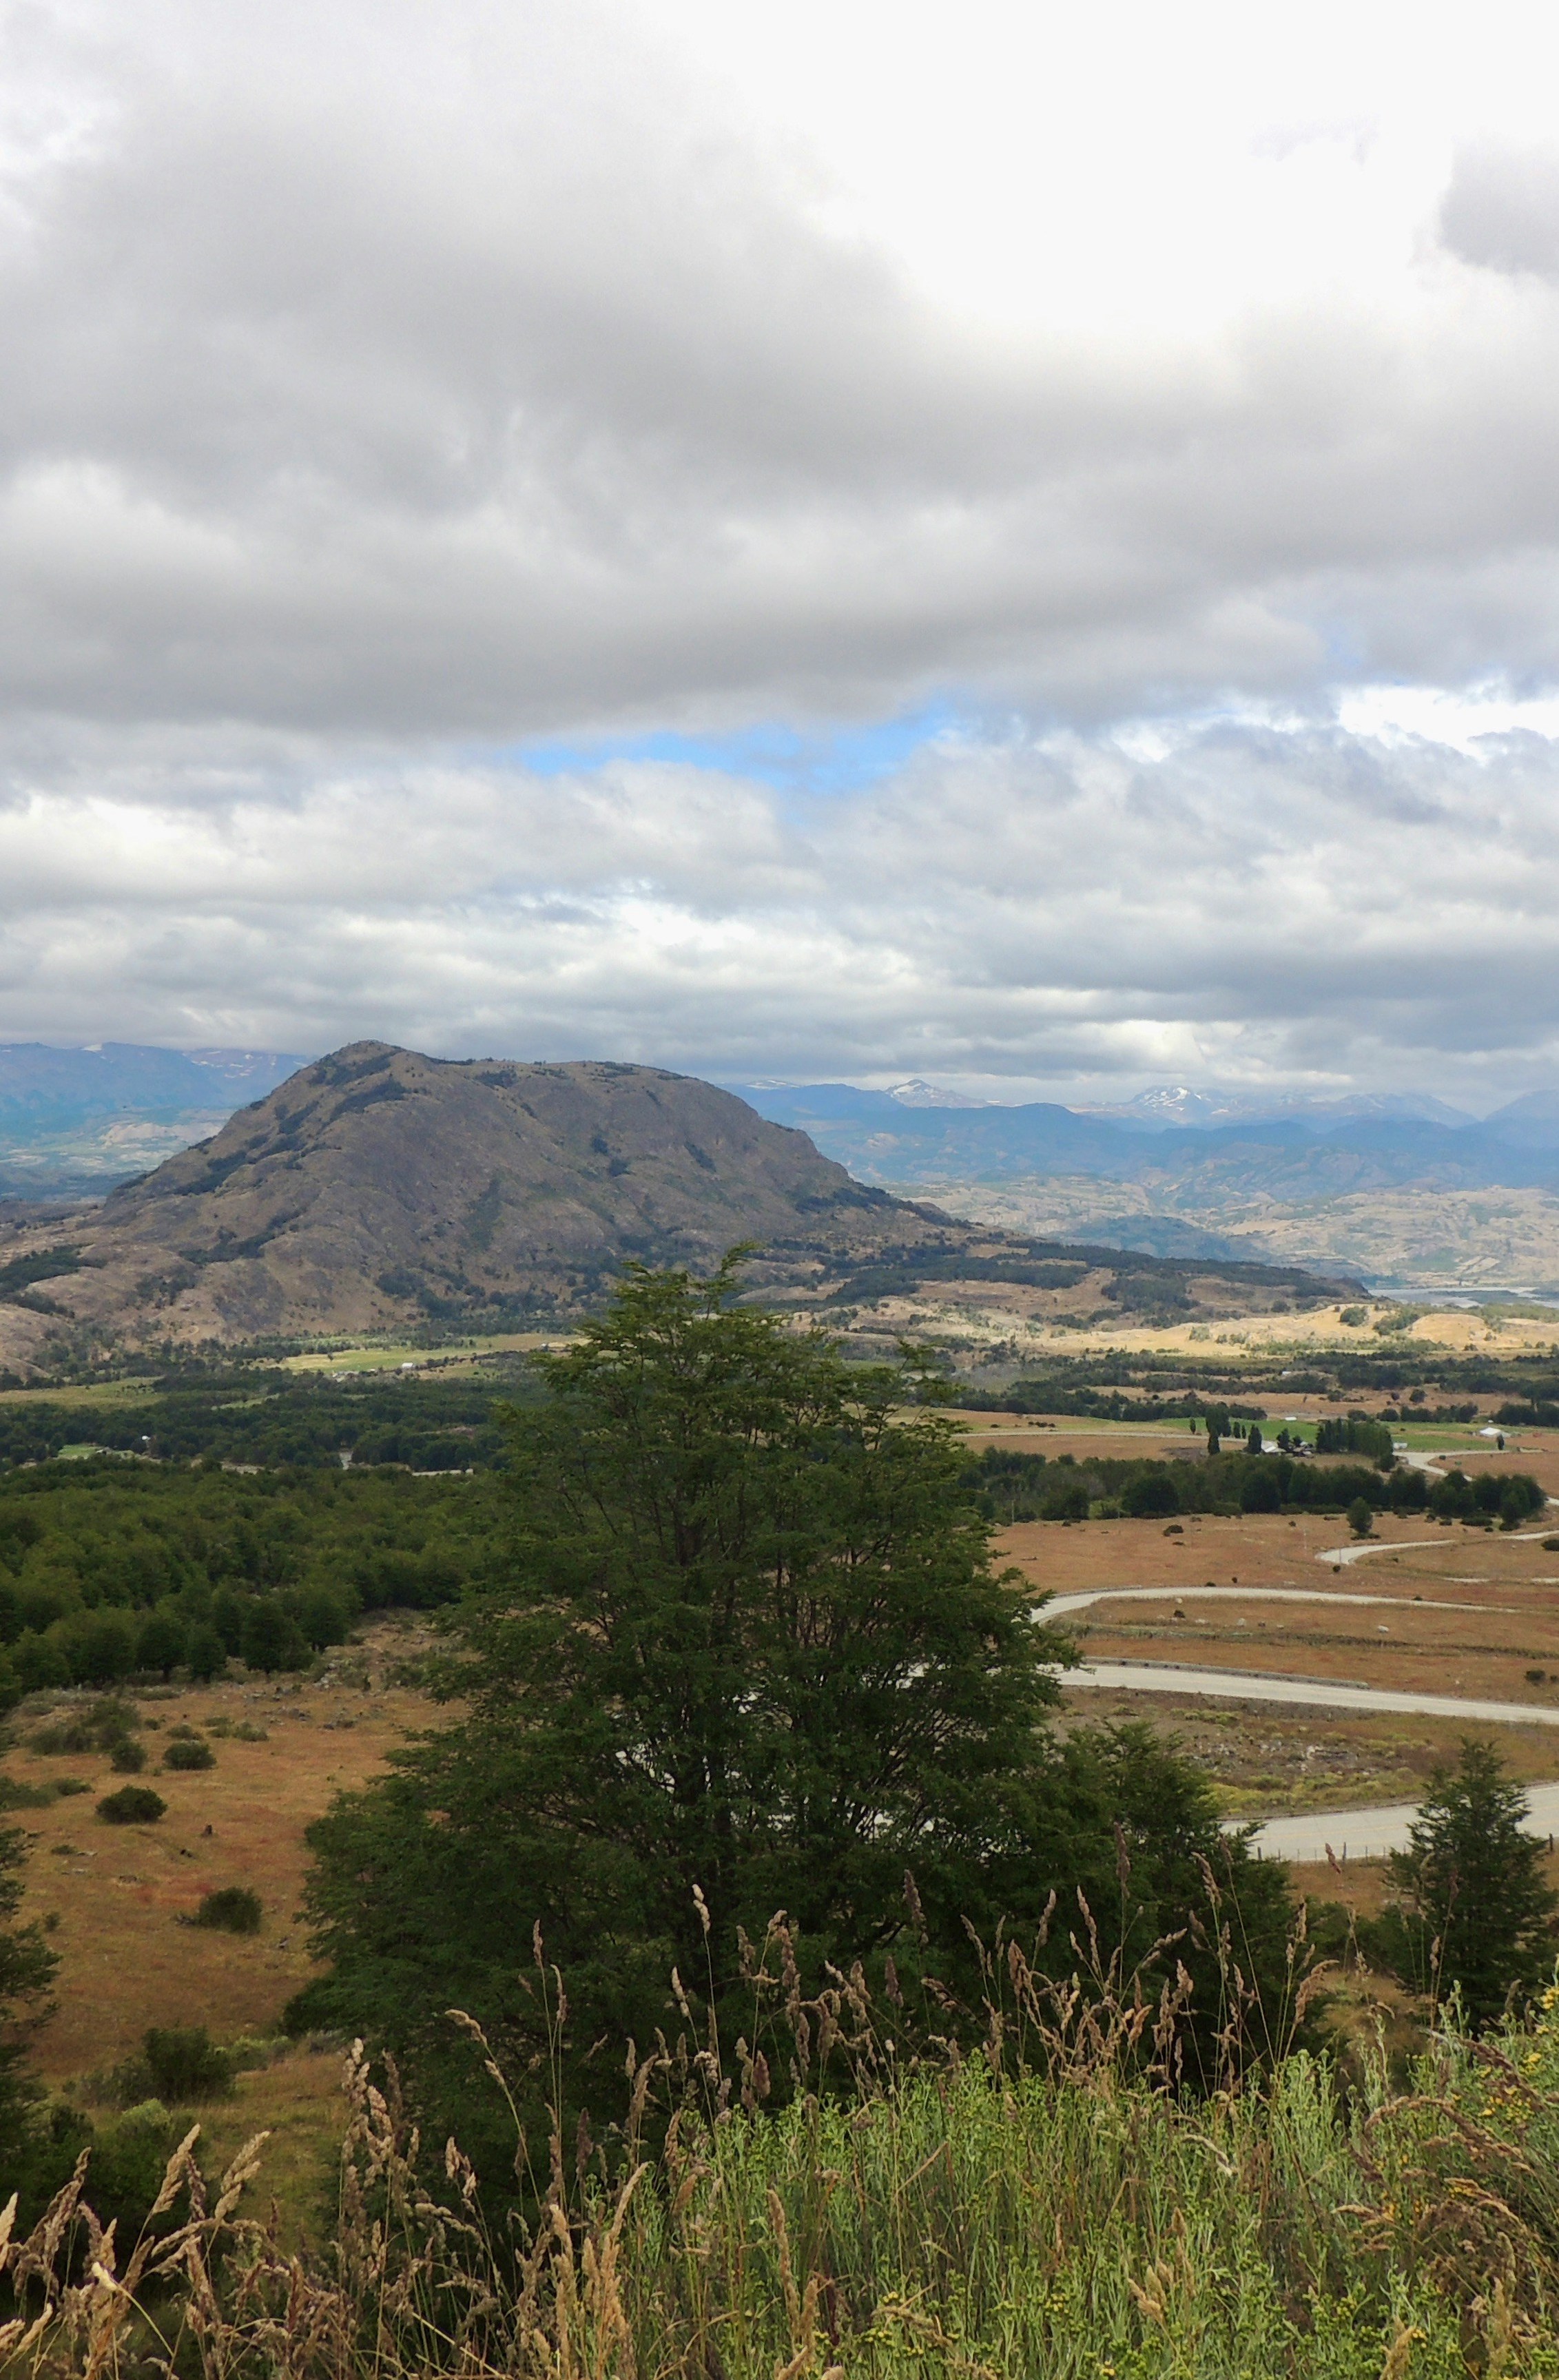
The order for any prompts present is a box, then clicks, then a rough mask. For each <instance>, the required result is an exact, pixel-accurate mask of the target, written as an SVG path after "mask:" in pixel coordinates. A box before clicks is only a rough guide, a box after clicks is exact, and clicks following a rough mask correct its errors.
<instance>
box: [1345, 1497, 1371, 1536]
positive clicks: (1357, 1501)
mask: <svg viewBox="0 0 1559 2380" xmlns="http://www.w3.org/2000/svg"><path fill="white" fill-rule="evenodd" d="M1374 1525H1375V1515H1374V1513H1373V1512H1371V1511H1370V1507H1369V1505H1368V1503H1367V1502H1366V1501H1365V1500H1364V1498H1363V1497H1362V1496H1356V1497H1355V1498H1354V1500H1353V1502H1352V1503H1351V1504H1350V1505H1349V1506H1348V1526H1349V1528H1350V1529H1351V1530H1352V1531H1353V1533H1354V1536H1356V1537H1367V1536H1369V1535H1370V1530H1371V1529H1372V1528H1373V1527H1374Z"/></svg>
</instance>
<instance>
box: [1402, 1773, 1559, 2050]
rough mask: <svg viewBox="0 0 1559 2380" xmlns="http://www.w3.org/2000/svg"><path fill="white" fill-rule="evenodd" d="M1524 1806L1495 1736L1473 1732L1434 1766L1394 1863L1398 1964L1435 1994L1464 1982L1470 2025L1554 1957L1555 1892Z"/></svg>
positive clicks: (1536, 1978) (1500, 2007)
mask: <svg viewBox="0 0 1559 2380" xmlns="http://www.w3.org/2000/svg"><path fill="white" fill-rule="evenodd" d="M1526 1809H1527V1796H1526V1794H1525V1793H1524V1791H1522V1789H1521V1787H1520V1786H1519V1785H1517V1784H1516V1782H1515V1781H1514V1780H1513V1779H1511V1778H1510V1777H1509V1776H1508V1775H1507V1774H1506V1772H1505V1770H1504V1767H1503V1765H1502V1763H1501V1761H1500V1759H1499V1756H1498V1755H1497V1754H1496V1753H1495V1751H1494V1749H1493V1747H1492V1744H1488V1743H1477V1742H1474V1741H1473V1740H1471V1739H1470V1738H1469V1739H1468V1740H1466V1741H1464V1743H1463V1744H1462V1751H1461V1758H1460V1760H1459V1761H1458V1763H1457V1765H1456V1767H1455V1769H1449V1770H1448V1769H1443V1768H1437V1769H1436V1770H1435V1771H1434V1774H1433V1776H1432V1777H1431V1780H1430V1789H1429V1791H1428V1792H1427V1793H1426V1794H1425V1796H1424V1800H1423V1804H1422V1807H1421V1809H1420V1811H1419V1816H1418V1819H1417V1821H1416V1822H1415V1824H1414V1826H1413V1828H1412V1829H1411V1832H1410V1835H1409V1838H1408V1849H1407V1851H1405V1852H1394V1853H1393V1854H1392V1857H1391V1860H1390V1862H1389V1866H1390V1872H1391V1878H1392V1882H1393V1884H1394V1886H1395V1888H1396V1890H1397V1892H1398V1894H1399V1895H1400V1896H1401V1905H1400V1907H1399V1909H1398V1911H1397V1912H1396V1913H1395V1935H1396V1937H1397V1963H1398V1964H1399V1965H1400V1966H1401V1968H1402V1971H1403V1972H1404V1973H1405V1974H1406V1975H1407V1976H1408V1978H1409V1979H1410V1980H1411V1981H1412V1982H1413V1983H1414V1984H1415V1985H1416V1986H1417V1988H1418V1989H1419V1990H1420V1991H1428V1992H1432V1993H1433V1994H1434V1995H1435V1997H1436V1998H1441V1999H1444V1998H1449V1996H1450V1994H1451V1992H1452V1990H1453V1988H1455V1989H1456V1990H1459V1992H1460V1993H1461V1998H1462V2007H1463V2010H1464V2012H1465V2015H1466V2018H1467V2022H1468V2023H1469V2024H1470V2025H1472V2026H1474V2027H1482V2026H1485V2025H1489V2024H1492V2023H1493V2022H1495V2020H1496V2019H1497V2018H1498V2017H1499V2016H1501V2015H1502V2013H1503V2012H1504V2007H1505V2003H1506V1999H1507V1998H1508V1996H1509V1995H1510V1994H1511V1993H1512V1992H1515V1993H1516V1994H1517V1995H1519V1994H1520V1993H1522V1992H1524V1991H1528V1990H1529V1989H1530V1988H1531V1987H1532V1986H1533V1985H1536V1984H1538V1983H1539V1982H1541V1980H1542V1978H1543V1977H1544V1976H1545V1975H1546V1974H1547V1973H1549V1971H1550V1970H1551V1969H1552V1967H1553V1954H1554V1947H1555V1944H1554V1913H1555V1910H1556V1908H1559V1896H1556V1895H1555V1894H1554V1893H1553V1892H1552V1891H1551V1890H1550V1889H1549V1888H1548V1885H1547V1884H1546V1882H1545V1881H1544V1854H1545V1849H1546V1847H1545V1845H1544V1844H1543V1843H1541V1841H1540V1840H1538V1838H1537V1837H1536V1836H1534V1835H1529V1834H1528V1833H1526V1831H1525V1830H1524V1828H1523V1826H1522V1823H1521V1822H1522V1819H1523V1817H1524V1815H1525V1814H1526Z"/></svg>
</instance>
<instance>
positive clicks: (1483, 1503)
mask: <svg viewBox="0 0 1559 2380" xmlns="http://www.w3.org/2000/svg"><path fill="white" fill-rule="evenodd" d="M1546 1501H1547V1499H1546V1497H1545V1496H1544V1494H1543V1491H1542V1489H1541V1488H1540V1487H1539V1486H1538V1483H1537V1481H1536V1480H1535V1479H1534V1478H1532V1477H1531V1476H1530V1475H1529V1473H1527V1472H1523V1471H1513V1472H1504V1473H1502V1472H1497V1471H1480V1473H1479V1474H1478V1475H1477V1476H1476V1477H1475V1478H1472V1479H1469V1478H1468V1476H1467V1475H1466V1474H1465V1473H1464V1472H1463V1471H1461V1470H1460V1469H1459V1468H1458V1469H1456V1470H1455V1471H1448V1472H1447V1473H1446V1474H1445V1476H1444V1477H1443V1479H1437V1480H1436V1481H1435V1482H1434V1485H1433V1486H1432V1487H1431V1489H1430V1491H1429V1509H1430V1511H1431V1512H1432V1513H1433V1514H1434V1517H1435V1519H1436V1520H1447V1521H1468V1520H1472V1519H1475V1518H1476V1517H1478V1516H1479V1515H1480V1514H1486V1515H1487V1516H1488V1517H1489V1518H1491V1519H1493V1518H1495V1517H1498V1518H1499V1519H1501V1520H1502V1521H1504V1522H1505V1524H1506V1525H1507V1526H1511V1527H1519V1526H1520V1524H1521V1523H1522V1522H1523V1521H1525V1520H1528V1519H1529V1518H1530V1517H1531V1516H1532V1515H1533V1514H1534V1513H1536V1512H1541V1510H1542V1508H1543V1505H1544V1504H1545V1502H1546Z"/></svg>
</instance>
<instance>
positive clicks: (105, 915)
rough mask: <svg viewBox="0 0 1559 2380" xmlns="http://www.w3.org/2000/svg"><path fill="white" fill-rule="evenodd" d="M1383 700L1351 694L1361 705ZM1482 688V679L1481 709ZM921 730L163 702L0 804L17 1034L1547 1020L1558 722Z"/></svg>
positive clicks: (1265, 1041)
mask: <svg viewBox="0 0 1559 2380" xmlns="http://www.w3.org/2000/svg"><path fill="white" fill-rule="evenodd" d="M1376 708H1377V710H1378V711H1380V710H1384V709H1385V708H1386V705H1385V701H1384V698H1382V701H1381V702H1380V703H1379V704H1378V705H1377V706H1376ZM1496 715H1502V714H1499V713H1498V712H1497V711H1496ZM1459 724H1460V726H1461V728H1462V730H1463V731H1464V734H1463V740H1462V742H1461V743H1459V744H1451V743H1434V742H1431V741H1429V740H1427V739H1426V738H1424V737H1423V736H1421V735H1414V734H1412V733H1409V732H1407V731H1405V730H1393V731H1392V732H1391V733H1389V734H1387V733H1385V732H1379V733H1374V734H1370V735H1363V734H1357V733H1350V732H1348V731H1347V730H1346V729H1343V728H1341V727H1317V726H1310V725H1306V724H1304V723H1302V722H1301V723H1297V724H1296V723H1287V724H1281V723H1280V724H1273V723H1271V722H1261V721H1260V720H1257V719H1253V718H1252V717H1250V716H1248V715H1247V716H1243V717H1224V718H1222V719H1215V720H1211V721H1204V722H1200V723H1191V724H1188V723H1186V722H1175V721H1173V720H1170V721H1165V722H1160V724H1159V725H1158V727H1157V728H1156V729H1154V730H1153V731H1151V732H1149V731H1147V730H1144V729H1141V728H1138V729H1135V730H1133V731H1131V732H1130V733H1127V734H1125V735H1122V734H1117V733H1115V732H1113V731H1099V732H1093V733H1090V734H1079V733H1078V732H1077V731H1066V732H1051V733H1048V734H1043V735H1036V734H1034V733H1033V732H1032V731H1030V730H1028V729H1026V728H1023V727H1021V726H1019V725H1015V726H1013V727H1012V728H1010V730H1008V731H1006V732H1003V733H996V732H993V731H984V732H976V731H973V730H963V731H955V730H947V731H945V732H944V733H942V734H941V735H937V736H936V737H934V738H933V739H932V740H931V741H929V742H927V743H925V744H923V745H922V746H921V747H920V748H919V749H918V750H917V751H916V752H915V753H914V754H912V755H911V756H910V757H909V759H907V760H906V761H904V762H903V763H901V764H900V765H898V766H897V767H895V768H894V769H893V770H891V771H888V772H887V773H885V774H883V775H880V776H878V777H875V778H874V779H872V780H871V781H869V782H867V783H863V784H861V785H860V786H859V787H857V788H856V789H855V790H854V791H839V790H831V791H829V792H826V793H823V794H819V793H817V792H814V791H812V790H810V789H809V788H807V787H806V786H805V785H802V786H798V787H795V788H791V789H788V790H787V789H786V787H784V786H783V785H779V784H772V783H757V782H754V781H751V780H749V779H743V778H741V777H739V776H737V775H734V774H732V773H730V772H729V771H720V770H715V769H707V768H699V767H695V766H692V765H690V764H688V763H687V762H668V761H659V760H654V761H645V760H635V759H605V760H603V761H602V762H600V763H599V764H598V765H597V766H595V767H593V768H590V769H579V770H577V771H571V772H570V771H564V772H562V773H558V774H553V775H549V776H544V777H543V776H539V775H536V774H534V773H532V772H530V771H527V770H525V769H524V768H523V767H519V766H516V765H513V764H498V763H494V762H492V761H488V762H484V763H481V764H475V763H471V762H469V761H468V762H464V763H461V762H458V761H457V760H454V759H445V760H444V761H442V762H440V763H438V764H436V765H434V764H430V763H425V762H419V763H416V764H411V765H408V764H406V763H404V762H401V761H398V760H396V759H385V758H384V756H382V755H381V756H377V757H376V756H372V755H366V754H365V755H363V756H360V757H359V759H358V760H357V761H355V762H354V763H351V764H346V763H343V762H342V761H341V760H340V759H338V758H336V759H333V758H332V756H331V755H330V754H328V753H324V752H318V751H316V752H315V753H313V754H312V755H309V754H308V753H306V752H305V751H304V750H303V749H302V748H301V747H298V746H295V745H294V746H288V747H274V748H272V747H267V746H266V745H265V743H264V741H263V739H261V738H255V739H253V740H252V741H251V745H250V749H249V751H248V752H247V753H246V754H245V755H243V756H242V766H241V767H238V766H235V765H234V755H233V754H232V752H231V751H230V750H229V748H228V747H227V744H226V741H225V739H222V738H214V737H213V751H212V752H211V753H209V754H204V755H203V754H202V753H201V750H200V749H199V748H198V746H197V744H196V743H195V742H194V741H193V740H188V741H187V743H186V746H185V748H184V749H183V751H182V753H181V755H180V763H181V765H180V767H179V768H178V770H177V771H176V770H175V769H173V768H172V767H171V766H168V767H167V768H166V769H165V770H164V773H163V774H162V775H161V776H159V774H158V771H156V770H155V769H154V768H152V767H151V766H150V765H149V763H148V760H147V759H146V757H145V756H140V757H137V758H135V759H132V760H131V761H130V762H129V763H128V765H123V766H122V767H120V768H119V769H118V770H117V771H116V770H115V769H114V768H113V767H111V766H109V765H108V764H107V763H106V762H105V760H104V759H103V757H102V755H101V754H98V755H94V754H92V753H91V751H88V752H84V753H83V752H77V753H73V754H70V755H66V754H64V753H62V752H60V751H57V750H56V751H55V753H54V754H53V755H48V754H44V753H42V752H40V751H38V750H34V751H33V752H32V753H31V755H30V757H29V759H27V760H26V762H25V763H24V762H23V761H22V760H21V759H18V760H17V761H16V762H15V764H14V765H13V769H12V771H11V783H12V793H11V797H10V799H9V800H8V802H6V804H4V805H3V806H0V886H3V887H4V893H3V896H0V1013H3V1014H4V1015H5V1017H6V1025H7V1029H8V1030H9V1031H10V1032H11V1033H13V1034H17V1035H25V1034H27V1033H29V1032H40V1031H41V1032H45V1033H53V1034H55V1035H62V1036H65V1037H67V1038H68V1037H70V1036H72V1035H75V1036H78V1037H79V1038H83V1039H84V1038H95V1035H96V1032H97V1031H99V1030H101V1029H103V1020H104V1017H107V1016H112V1018H113V1020H114V1031H115V1033H116V1036H117V1037H118V1038H146V1039H156V1040H168V1041H182V1042H189V1043H221V1042H225V1041H232V1042H241V1043H243V1044H246V1045H249V1046H254V1045H256V1044H259V1045H269V1046H272V1047H278V1048H286V1049H299V1048H302V1049H309V1048H321V1047H323V1046H326V1045H327V1044H330V1043H333V1042H337V1041H341V1040H344V1039H347V1038H351V1037H353V1036H356V1035H359V1034H384V1035H387V1036H389V1037H390V1038H396V1039H399V1040H404V1041H407V1042H409V1043H412V1044H414V1045H415V1046H418V1047H421V1048H426V1049H430V1050H435V1051H443V1052H445V1053H449V1054H459V1053H479V1052H494V1053H497V1052H501V1053H507V1054H515V1055H520V1056H566V1055H581V1054H596V1055H603V1054H609V1055H615V1056H618V1057H627V1058H637V1059H641V1060H646V1061H652V1062H658V1063H663V1064H671V1065H676V1066H684V1067H687V1068H688V1069H689V1070H691V1071H697V1072H700V1073H710V1074H714V1075H723V1076H725V1077H727V1078H743V1077H745V1076H747V1075H770V1074H775V1073H778V1074H783V1075H792V1076H797V1075H799V1076H803V1077H805V1076H813V1077H816V1076H819V1075H822V1076H838V1075H845V1076H858V1077H859V1076H860V1075H878V1076H883V1075H888V1076H891V1075H895V1074H905V1073H911V1072H914V1073H921V1074H932V1075H938V1076H940V1077H942V1078H944V1079H963V1080H966V1081H972V1080H975V1079H980V1080H985V1081H988V1082H989V1081H992V1080H994V1081H996V1082H997V1083H1000V1082H1001V1081H1002V1080H1003V1079H1005V1081H1006V1083H1007V1084H1008V1085H1009V1087H1013V1088H1014V1093H1015V1095H1017V1094H1019V1093H1021V1091H1022V1089H1023V1088H1024V1087H1030V1088H1032V1087H1036V1086H1039V1085H1050V1086H1053V1087H1061V1088H1063V1089H1065V1088H1066V1087H1067V1086H1069V1085H1070V1086H1073V1087H1076V1086H1078V1085H1081V1084H1088V1083H1098V1082H1101V1081H1107V1080H1109V1079H1117V1080H1120V1081H1123V1082H1124V1081H1125V1080H1126V1079H1127V1077H1130V1078H1132V1079H1134V1080H1136V1079H1141V1078H1142V1077H1143V1076H1146V1075H1163V1074H1164V1073H1171V1074H1175V1075H1185V1074H1187V1073H1191V1074H1193V1075H1210V1074H1211V1075H1224V1076H1228V1075H1236V1076H1240V1077H1244V1078H1247V1079H1253V1080H1274V1079H1277V1080H1295V1081H1297V1080H1303V1081H1307V1082H1311V1083H1313V1084H1315V1085H1316V1086H1318V1087H1325V1086H1327V1085H1331V1084H1345V1083H1347V1082H1349V1081H1361V1082H1366V1083H1370V1084H1375V1085H1382V1086H1386V1087H1403V1086H1404V1085H1415V1086H1419V1087H1424V1088H1427V1089H1431V1090H1434V1091H1437V1092H1440V1093H1441V1094H1442V1095H1443V1096H1444V1097H1447V1098H1451V1099H1466V1100H1468V1101H1470V1102H1471V1103H1473V1104H1481V1105H1485V1106H1487V1105H1492V1104H1494V1103H1496V1100H1497V1099H1498V1098H1499V1097H1501V1096H1507V1095H1509V1094H1510V1093H1512V1092H1514V1091H1516V1090H1517V1089H1519V1088H1521V1087H1526V1086H1527V1085H1528V1084H1529V1083H1530V1081H1531V1080H1532V1079H1533V1078H1534V1076H1541V1075H1544V1074H1545V1073H1549V1072H1552V1070H1553V1065H1554V1062H1555V1060H1556V1059H1559V989H1556V986H1555V979H1554V976H1553V965H1552V952H1553V925H1552V920H1553V914H1554V909H1555V905H1556V904H1559V824H1556V823H1555V820H1556V819H1559V806H1556V803H1555V794H1556V792H1559V745H1556V744H1555V743H1554V742H1553V741H1551V740H1550V739H1548V738H1547V737H1545V736H1542V735H1536V734H1534V733H1532V732H1531V731H1529V730H1528V729H1522V728H1516V729H1508V728H1507V729H1505V730H1504V731H1502V732H1501V733H1499V734H1495V735H1481V736H1479V735H1472V734H1470V733H1468V732H1466V731H1467V730H1468V727H1469V716H1468V711H1467V710H1466V709H1465V708H1464V711H1463V714H1462V715H1461V718H1460V721H1459Z"/></svg>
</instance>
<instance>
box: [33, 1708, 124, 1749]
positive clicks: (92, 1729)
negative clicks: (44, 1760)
mask: <svg viewBox="0 0 1559 2380" xmlns="http://www.w3.org/2000/svg"><path fill="white" fill-rule="evenodd" d="M139 1727H140V1712H139V1711H138V1710H137V1709H136V1707H135V1705H134V1704H133V1703H125V1702H120V1701H119V1700H117V1698H116V1697H113V1696H105V1697H104V1699H103V1700H102V1701H99V1702H87V1703H79V1704H78V1705H77V1706H76V1707H75V1708H74V1709H73V1710H67V1712H66V1713H65V1714H64V1715H63V1716H62V1717H59V1718H52V1719H49V1720H48V1721H46V1722H45V1724H44V1725H43V1727H41V1728H38V1729H37V1730H35V1731H34V1733H33V1735H32V1736H31V1738H30V1743H31V1746H32V1749H33V1751H34V1752H42V1753H43V1754H45V1755H48V1756H50V1757H57V1756H58V1755H60V1754H61V1753H82V1752H108V1753H112V1752H113V1751H115V1750H116V1748H117V1746H118V1745H119V1744H121V1743H127V1742H128V1739H129V1738H130V1737H131V1736H132V1735H133V1734H134V1733H135V1730H137V1729H138V1728H139Z"/></svg>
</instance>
